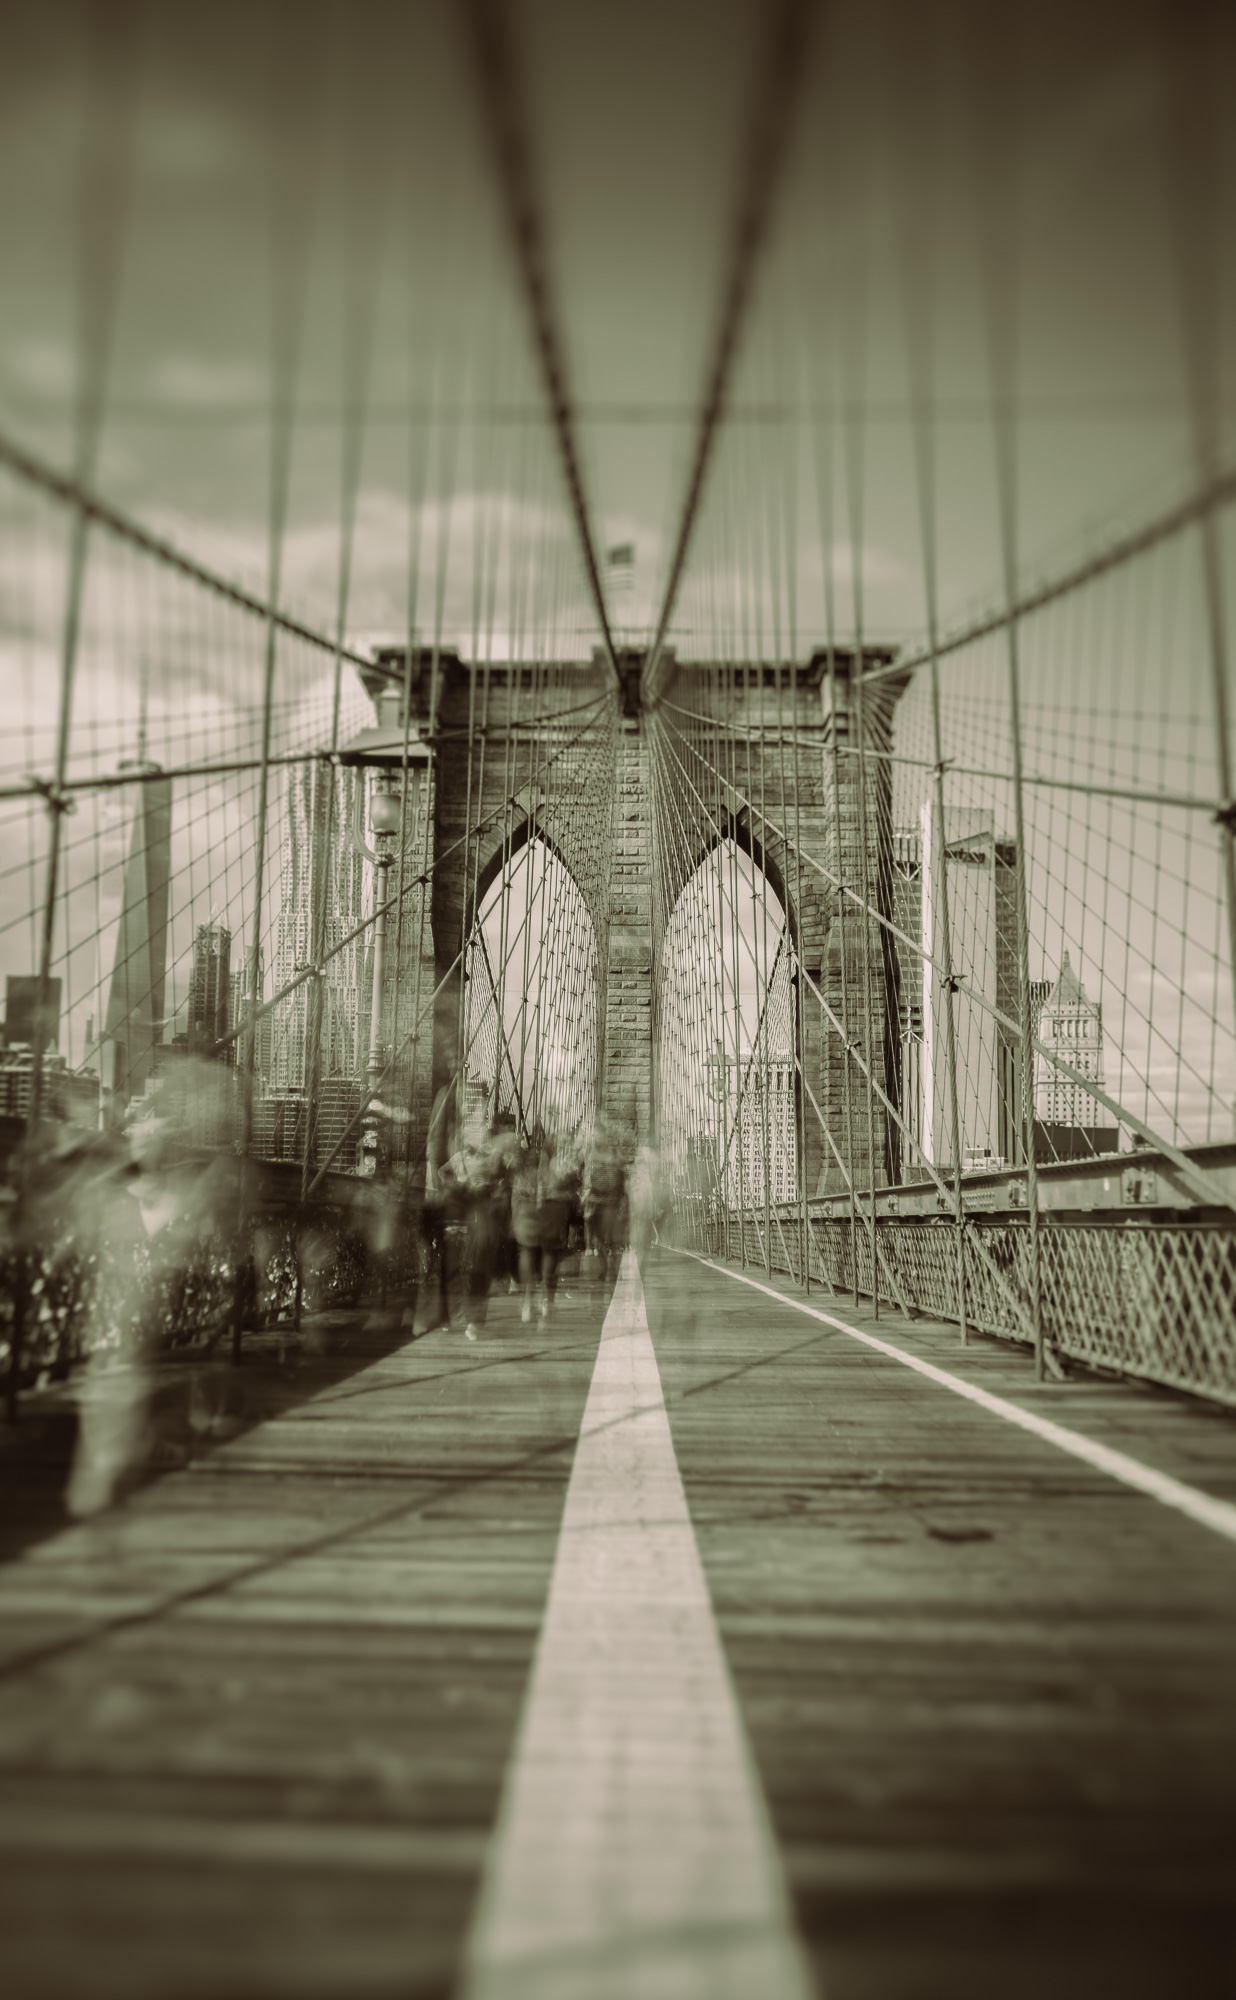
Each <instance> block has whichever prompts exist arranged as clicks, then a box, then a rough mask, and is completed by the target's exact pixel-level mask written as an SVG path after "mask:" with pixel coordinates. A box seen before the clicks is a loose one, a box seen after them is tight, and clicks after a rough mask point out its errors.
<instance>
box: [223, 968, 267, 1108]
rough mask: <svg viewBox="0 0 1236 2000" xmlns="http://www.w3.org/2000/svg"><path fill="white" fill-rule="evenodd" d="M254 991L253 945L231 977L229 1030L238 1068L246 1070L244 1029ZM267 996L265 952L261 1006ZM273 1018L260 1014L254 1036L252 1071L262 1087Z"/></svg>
mask: <svg viewBox="0 0 1236 2000" xmlns="http://www.w3.org/2000/svg"><path fill="white" fill-rule="evenodd" d="M252 990H253V946H252V945H250V946H249V948H248V950H247V951H246V953H245V963H244V969H243V971H241V972H233V973H232V975H231V977H230V978H229V980H228V1010H227V1025H228V1032H229V1033H230V1034H234V1035H235V1041H234V1042H233V1044H232V1046H233V1049H234V1051H235V1055H234V1061H235V1064H236V1067H237V1069H243V1067H244V1062H245V1038H244V1034H243V1032H240V1033H237V1030H241V1031H243V1029H244V1025H245V1022H246V1020H247V1019H248V1016H249V995H250V993H251V992H252ZM265 997H266V954H265V952H263V951H259V952H258V981H257V1002H258V1006H259V1007H260V1006H261V1005H262V1002H263V1000H264V999H265ZM270 1057H271V1020H270V1015H269V1014H261V1015H259V1017H258V1024H257V1035H256V1036H255V1038H254V1048H253V1074H254V1077H255V1079H256V1082H257V1085H258V1088H259V1089H264V1088H265V1086H266V1084H267V1083H268V1081H269V1078H270Z"/></svg>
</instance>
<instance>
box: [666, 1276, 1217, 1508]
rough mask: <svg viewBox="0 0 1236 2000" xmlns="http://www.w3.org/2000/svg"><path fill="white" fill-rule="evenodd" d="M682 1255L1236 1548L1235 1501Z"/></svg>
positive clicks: (771, 1289)
mask: <svg viewBox="0 0 1236 2000" xmlns="http://www.w3.org/2000/svg"><path fill="white" fill-rule="evenodd" d="M677 1254H678V1255H679V1256H680V1257H690V1258H691V1260H692V1262H693V1263H696V1264H703V1265H704V1266H705V1268H706V1269H707V1270H709V1271H716V1272H718V1273H719V1274H720V1276H721V1277H723V1278H733V1280H734V1282H735V1284H739V1285H750V1287H751V1289H752V1291H753V1292H763V1293H765V1295H766V1296H767V1297H768V1298H770V1299H775V1300H776V1301H777V1304H778V1305H780V1306H789V1308H790V1310H791V1311H792V1312H798V1313H805V1314H806V1316H807V1318H808V1319H818V1320H821V1321H822V1322H823V1324H824V1325H825V1326H832V1327H836V1329H837V1331H838V1333H848V1334H849V1336H850V1339H851V1340H858V1341H861V1342H862V1344H863V1346H864V1347H873V1348H874V1349H875V1351H876V1353H877V1354H887V1356H888V1357H889V1359H890V1361H900V1362H901V1364H902V1366H903V1367H905V1368H912V1369H913V1370H914V1372H915V1374H916V1375H926V1376H927V1378H928V1380H929V1381H932V1382H938V1383H939V1384H940V1386H941V1387H942V1388H944V1389H951V1390H952V1391H953V1393H954V1395H957V1396H964V1397H965V1399H966V1401H967V1402H968V1403H977V1404H978V1405H979V1407H980V1409H984V1410H990V1411H991V1413H992V1415H993V1416H996V1417H1003V1418H1004V1420H1005V1422H1006V1423H1010V1424H1016V1425H1017V1428H1018V1429H1019V1430H1023V1431H1029V1432H1030V1433H1031V1434H1032V1436H1034V1437H1038V1438H1042V1439H1043V1441H1044V1443H1046V1444H1054V1445H1055V1446H1056V1448H1057V1450H1059V1451H1067V1452H1068V1454H1069V1456H1070V1457H1071V1458H1080V1459H1081V1460H1082V1462H1083V1463H1084V1464H1086V1465H1092V1466H1093V1467H1094V1468H1095V1470H1096V1471H1098V1472H1107V1473H1110V1475H1111V1477H1112V1478H1113V1479H1119V1480H1121V1481H1122V1482H1123V1483H1124V1485H1126V1486H1134V1487H1136V1488H1137V1491H1138V1492H1139V1493H1148V1494H1149V1495H1150V1497H1151V1499H1152V1500H1159V1501H1161V1502H1162V1503H1163V1505H1164V1506H1165V1507H1174V1508H1175V1509H1176V1510H1177V1512H1178V1513H1181V1514H1187V1515H1188V1516H1189V1519H1190V1520H1191V1521H1197V1522H1199V1523H1200V1524H1201V1526H1202V1527H1203V1528H1211V1529H1213V1530H1214V1532H1215V1534H1216V1535H1223V1536H1225V1537H1226V1538H1227V1540H1228V1541H1229V1542H1236V1506H1233V1504H1232V1502H1231V1501H1230V1500H1216V1499H1215V1497H1214V1495H1213V1494H1210V1493H1203V1492H1202V1490H1201V1488H1200V1487H1199V1486H1188V1485H1186V1484H1185V1482H1184V1480H1182V1479H1173V1478H1172V1476H1171V1474H1170V1473H1167V1472H1156V1471H1155V1469H1154V1467H1153V1466H1150V1465H1143V1464H1142V1462H1141V1460H1140V1459H1137V1458H1130V1457H1129V1456H1128V1455H1127V1453H1125V1452H1123V1451H1113V1450H1112V1448H1111V1446H1110V1445H1106V1444H1099V1443H1098V1441H1097V1440H1096V1439H1095V1438H1089V1437H1087V1436H1086V1435H1085V1433H1084V1432H1083V1431H1074V1430H1069V1429H1068V1427H1067V1426H1066V1425H1064V1424H1054V1423H1053V1422H1052V1420H1051V1418H1050V1417H1039V1416H1036V1415H1035V1414H1034V1412H1033V1411H1032V1410H1023V1409H1021V1408H1020V1407H1019V1405H1018V1404H1016V1403H1010V1402H1007V1401H1006V1400H1005V1398H1004V1397H1003V1396H993V1395H992V1394H991V1391H990V1390H989V1389H980V1388H979V1387H978V1386H977V1384H976V1383H974V1382H967V1381H965V1380H963V1378H962V1377H961V1376H960V1375H951V1374H950V1373H949V1371H948V1369H947V1368H937V1366H936V1364H935V1362H934V1361H924V1360H923V1359H922V1357H921V1355H918V1354H907V1353H906V1350H905V1348H904V1347H896V1346H894V1344H893V1342H892V1341H891V1340H881V1339H880V1337H879V1335H878V1334H874V1333H864V1332H863V1330H862V1328H861V1327H857V1326H847V1325H846V1322H845V1321H844V1320H843V1319H837V1318H835V1317H834V1315H833V1314H832V1313H826V1312H821V1311H820V1308H819V1307H818V1306H810V1305H808V1304H807V1301H806V1300H805V1299H792V1298H789V1297H787V1295H786V1294H785V1293H784V1292H779V1291H777V1289H776V1288H775V1286H773V1285H764V1284H761V1283H760V1281H759V1279H758V1278H749V1277H748V1276H747V1274H746V1272H745V1271H731V1270H729V1269H728V1268H727V1266H726V1265H724V1264H716V1263H714V1262H713V1260H712V1258H711V1257H701V1256H700V1255H699V1254H698V1253H697V1252H696V1251H694V1250H680V1251H679V1252H678V1253H677Z"/></svg>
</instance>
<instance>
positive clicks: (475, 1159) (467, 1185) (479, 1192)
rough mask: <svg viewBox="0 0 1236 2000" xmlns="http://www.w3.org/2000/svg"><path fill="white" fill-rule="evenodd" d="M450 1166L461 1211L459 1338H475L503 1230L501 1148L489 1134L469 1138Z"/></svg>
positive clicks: (486, 1311)
mask: <svg viewBox="0 0 1236 2000" xmlns="http://www.w3.org/2000/svg"><path fill="white" fill-rule="evenodd" d="M449 1166H450V1170H451V1173H452V1175H453V1177H454V1180H455V1184H456V1186H457V1188H458V1189H459V1196H460V1199H461V1200H462V1202H463V1205H464V1208H465V1213H466V1229H465V1235H464V1254H463V1279H464V1294H465V1297H466V1300H467V1305H466V1307H465V1310H466V1313H467V1319H466V1321H465V1323H464V1339H465V1340H479V1339H480V1337H481V1335H482V1334H483V1333H484V1331H485V1325H486V1321H487V1319H488V1317H489V1291H490V1286H491V1285H492V1283H493V1277H494V1271H495V1268H496V1266H497V1263H498V1259H499V1255H500V1253H501V1248H502V1241H503V1236H504V1233H505V1232H504V1218H505V1213H506V1202H505V1198H504V1189H503V1181H504V1179H505V1173H504V1166H503V1157H502V1149H501V1147H500V1145H499V1144H498V1143H497V1142H496V1141H495V1140H494V1139H493V1138H492V1137H488V1136H487V1137H486V1138H484V1139H481V1140H478V1141H470V1142H468V1143H466V1144H465V1145H464V1146H463V1147H462V1148H461V1149H460V1151H459V1152H458V1153H456V1154H455V1155H454V1156H453V1157H452V1159H451V1161H450V1162H449Z"/></svg>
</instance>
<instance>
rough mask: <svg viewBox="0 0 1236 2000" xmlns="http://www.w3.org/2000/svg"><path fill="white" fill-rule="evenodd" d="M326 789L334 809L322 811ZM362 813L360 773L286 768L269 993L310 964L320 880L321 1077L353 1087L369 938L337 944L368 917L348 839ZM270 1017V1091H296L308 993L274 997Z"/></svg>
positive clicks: (360, 1050) (360, 1055)
mask: <svg viewBox="0 0 1236 2000" xmlns="http://www.w3.org/2000/svg"><path fill="white" fill-rule="evenodd" d="M332 784H333V785H334V787H335V795H334V804H333V809H331V810H329V812H328V800H329V797H330V793H329V787H330V786H331V785H332ZM364 810H365V779H364V775H363V773H361V772H359V771H350V770H341V771H335V770H333V769H331V768H330V767H329V766H327V765H321V764H316V763H310V762H308V761H307V762H305V763H304V764H293V765H289V767H288V772H287V778H286V782H285V790H284V810H283V828H282V838H281V842H280V874H279V884H278V895H279V899H280V903H279V916H278V920H277V923H276V932H275V954H274V980H275V990H276V992H277V991H278V990H279V989H280V988H281V987H283V986H286V985H288V984H290V982H291V981H292V980H293V979H294V978H295V977H296V975H297V973H298V972H300V971H301V970H302V969H303V968H304V967H305V966H307V965H308V964H309V962H310V959H311V957H312V953H313V917H314V884H315V881H320V883H321V890H320V893H321V895H322V898H323V905H324V909H323V916H324V923H323V930H324V943H325V950H326V952H327V954H332V953H333V956H328V958H327V964H326V974H325V977H324V979H323V981H322V1067H321V1073H322V1076H323V1077H331V1076H335V1077H349V1078H354V1079H357V1080H359V1077H360V1072H361V1066H362V1064H363V1063H364V1060H365V1055H366V1044H365V1038H364V1035H363V1033H362V1028H361V1024H362V1022H363V1023H365V1024H367V1023H368V1019H369V997H368V993H367V992H366V991H365V990H364V988H365V981H366V971H367V945H368V944H369V940H368V939H367V937H366V936H365V935H364V934H362V935H361V936H360V937H357V938H353V939H352V941H351V943H349V944H346V945H345V944H343V942H342V941H343V939H344V938H345V937H347V936H348V934H349V933H350V932H351V931H353V930H355V929H356V928H357V926H358V925H359V924H360V923H361V921H362V919H363V918H364V916H365V915H366V909H365V893H364V891H365V873H366V864H365V861H364V858H363V856H362V855H361V853H360V852H359V850H358V848H357V845H356V836H357V835H359V834H360V833H361V832H362V829H363V825H364ZM328 819H329V823H330V840H329V852H327V822H328ZM341 946H342V948H341V949H340V948H339V947H341ZM273 1016H274V1021H273V1028H272V1034H271V1058H270V1087H271V1089H272V1090H274V1091H278V1092H285V1091H289V1090H303V1089H304V1088H305V1087H306V1074H305V1070H306V1061H307V1042H308V1031H309V1030H308V1021H309V1009H308V986H307V985H301V986H299V987H298V988H297V989H296V991H295V992H294V993H290V994H289V995H288V997H287V999H286V1000H281V1001H280V1002H279V1005H278V1006H277V1007H276V1008H274V1009H273Z"/></svg>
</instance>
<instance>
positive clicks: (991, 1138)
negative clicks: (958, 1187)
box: [897, 799, 1042, 1167]
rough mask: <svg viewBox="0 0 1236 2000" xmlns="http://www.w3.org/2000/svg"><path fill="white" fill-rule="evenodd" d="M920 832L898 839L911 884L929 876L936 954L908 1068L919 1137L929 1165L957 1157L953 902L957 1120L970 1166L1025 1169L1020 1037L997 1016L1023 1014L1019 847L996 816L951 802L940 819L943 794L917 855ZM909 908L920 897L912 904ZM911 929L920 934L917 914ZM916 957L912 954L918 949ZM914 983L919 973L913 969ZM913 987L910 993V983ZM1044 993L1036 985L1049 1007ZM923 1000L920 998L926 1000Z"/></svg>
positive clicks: (924, 930)
mask: <svg viewBox="0 0 1236 2000" xmlns="http://www.w3.org/2000/svg"><path fill="white" fill-rule="evenodd" d="M915 847H916V843H915V837H914V833H913V831H912V830H907V831H905V832H904V833H901V834H899V835H898V836H897V848H898V865H899V870H900V872H901V873H902V874H903V876H904V878H905V882H906V885H907V895H908V893H909V884H910V882H911V881H912V879H913V878H914V877H915V876H917V879H918V881H919V884H920V907H921V930H920V933H919V934H920V935H921V937H922V941H923V947H924V951H925V953H926V958H925V959H924V960H922V961H920V966H921V970H920V971H918V973H917V980H918V988H917V992H918V994H921V996H922V997H921V1000H920V1001H919V1005H918V1008H917V1009H915V1007H914V1005H913V1001H912V1002H911V1005H910V1006H909V1007H908V1008H906V1009H904V1010H903V1011H904V1013H905V1019H904V1020H903V1052H902V1053H903V1074H904V1075H905V1076H906V1077H907V1079H912V1081H913V1100H912V1101H913V1103H914V1105H915V1106H916V1107H917V1115H918V1119H919V1131H918V1133H917V1135H916V1136H917V1137H918V1138H919V1142H920V1144H921V1146H922V1149H923V1153H924V1155H925V1157H926V1159H927V1160H928V1161H930V1162H931V1164H932V1165H933V1166H936V1167H950V1166H951V1165H952V1161H953V1129H952V1127H953V1110H952V1089H951V1083H950V1077H949V1047H948V1014H947V1011H946V1010H947V1008H948V1005H949V995H948V992H947V987H946V981H945V971H944V968H945V963H946V956H947V954H946V943H945V928H944V925H945V909H946V907H947V912H948V945H949V946H950V947H951V960H952V970H953V978H954V981H955V982H956V984H957V987H958V990H957V991H956V992H955V993H954V994H953V995H952V1013H953V1040H954V1048H955V1053H956V1066H957V1122H958V1126H959V1136H960V1140H961V1163H962V1166H963V1167H981V1166H983V1165H984V1164H985V1163H986V1162H988V1161H990V1162H991V1163H992V1164H993V1165H994V1164H995V1163H996V1162H998V1161H1003V1162H1004V1163H1005V1164H1006V1165H1010V1166H1015V1165H1020V1164H1021V1163H1022V1162H1023V1161H1024V1159H1025V1129H1024V1128H1025V1099H1026V1093H1025V1090H1024V1088H1023V1083H1022V1078H1023V1075H1028V1073H1029V1072H1028V1067H1027V1064H1026V1060H1025V1058H1024V1056H1023V1054H1022V1050H1021V1044H1020V1038H1019V1037H1017V1036H1015V1035H1013V1034H1011V1033H1010V1031H1009V1030H1008V1029H1006V1028H1004V1027H1003V1026H1002V1025H1001V1024H1000V1022H999V1021H998V1020H997V1018H996V1017H997V1015H998V1014H1004V1015H1006V1016H1007V1017H1008V1019H1009V1020H1011V1021H1016V1020H1017V1019H1018V1018H1019V1010H1020V994H1019V988H1018V976H1017V956H1018V945H1017V844H1016V842H1015V841H1013V840H1009V839H1008V838H1006V837H1005V836H1004V835H1002V834H998V833H997V832H996V826H995V818H994V815H993V814H991V813H990V812H984V811H970V810H967V809H962V808H957V809H954V808H949V809H948V810H947V812H946V825H945V826H943V827H942V826H941V825H940V823H939V814H938V812H937V810H936V804H935V801H934V799H929V800H928V801H927V802H926V804H925V805H924V806H923V807H922V810H921V812H920V815H919V827H918V839H917V852H915ZM907 909H908V905H907ZM905 928H906V930H907V931H908V932H909V934H910V935H911V936H913V935H914V931H913V929H912V928H911V926H910V924H909V923H908V922H907V924H906V925H905ZM906 956H907V957H908V956H909V955H908V954H906ZM903 977H904V978H905V980H906V982H907V985H908V984H909V981H910V980H911V979H913V978H914V977H915V974H914V972H913V969H912V968H910V967H909V966H907V967H906V968H905V972H904V974H903ZM903 990H905V989H904V988H903ZM1041 992H1042V989H1041V988H1039V987H1035V988H1034V989H1033V990H1032V994H1031V999H1032V1005H1037V1003H1038V1001H1039V999H1040V998H1041ZM916 997H917V996H916ZM920 1037H921V1046H918V1047H916V1046H914V1044H915V1043H916V1042H917V1041H918V1040H919V1038H920Z"/></svg>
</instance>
